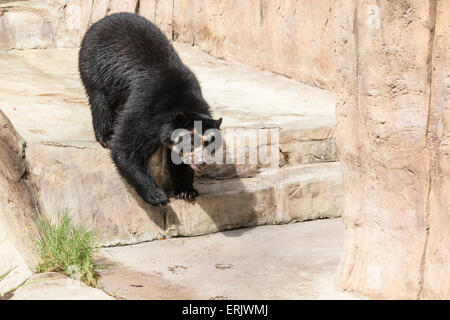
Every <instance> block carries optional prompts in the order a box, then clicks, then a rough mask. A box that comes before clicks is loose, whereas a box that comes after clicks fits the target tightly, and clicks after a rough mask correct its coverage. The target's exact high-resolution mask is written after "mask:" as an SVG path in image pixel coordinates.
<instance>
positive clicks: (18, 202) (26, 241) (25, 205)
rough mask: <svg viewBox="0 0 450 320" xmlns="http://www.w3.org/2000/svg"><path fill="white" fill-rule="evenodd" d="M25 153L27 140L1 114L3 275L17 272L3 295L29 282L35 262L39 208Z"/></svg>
mask: <svg viewBox="0 0 450 320" xmlns="http://www.w3.org/2000/svg"><path fill="white" fill-rule="evenodd" d="M24 149H25V142H24V140H23V139H22V138H21V137H20V136H19V135H18V133H17V132H16V131H15V129H14V128H13V126H12V124H11V122H10V121H9V119H8V118H7V117H6V116H5V114H4V113H3V112H2V111H0V274H3V273H5V272H6V271H8V270H9V269H11V268H15V269H14V270H13V272H11V274H10V275H9V276H8V277H7V278H6V279H5V280H4V281H2V282H1V283H0V293H1V292H4V291H6V290H8V289H11V288H13V287H14V286H17V285H18V284H20V283H22V282H23V281H24V280H26V279H27V278H28V277H29V276H30V275H31V270H30V268H29V266H31V265H32V264H33V263H34V262H35V261H36V257H35V255H34V252H33V237H35V236H36V234H37V228H36V224H35V220H36V216H37V215H36V209H37V205H36V202H35V200H34V196H33V193H32V189H31V185H30V183H29V181H28V180H27V170H28V168H27V164H26V162H25V160H24V152H25V150H24Z"/></svg>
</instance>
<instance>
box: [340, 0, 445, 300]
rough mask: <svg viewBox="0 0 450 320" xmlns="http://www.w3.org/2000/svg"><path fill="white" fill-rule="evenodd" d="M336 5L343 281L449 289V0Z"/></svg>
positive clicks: (415, 293)
mask: <svg viewBox="0 0 450 320" xmlns="http://www.w3.org/2000/svg"><path fill="white" fill-rule="evenodd" d="M335 10H336V21H335V26H336V31H335V34H336V61H337V69H336V70H337V73H338V79H337V83H338V84H339V94H340V96H341V100H340V102H339V104H338V108H337V124H338V136H337V138H338V141H337V142H338V147H339V148H340V160H341V163H342V167H343V176H344V187H345V202H344V203H345V211H344V212H345V214H344V222H345V224H346V240H345V250H344V257H343V260H342V262H341V265H340V268H339V270H338V274H337V283H338V285H339V286H340V287H342V288H344V289H347V290H353V291H357V292H360V293H362V294H366V295H370V296H373V297H383V298H447V299H448V298H449V297H450V285H449V283H450V282H449V279H450V278H449V275H450V269H449V268H450V264H449V263H448V262H449V259H450V250H448V248H449V247H450V238H449V235H448V230H450V211H449V208H450V207H449V202H448V201H449V197H448V195H449V194H450V189H449V185H450V181H449V156H448V155H449V151H448V150H449V149H448V147H449V127H448V123H449V115H450V113H449V80H448V79H449V67H450V63H449V58H448V46H449V43H448V39H449V38H448V35H449V24H448V21H449V15H448V13H449V1H447V0H444V1H415V0H410V1H403V2H397V1H377V2H375V1H337V2H336V6H335ZM411 35H414V36H413V37H412V36H411Z"/></svg>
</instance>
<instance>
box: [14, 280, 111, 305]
mask: <svg viewBox="0 0 450 320" xmlns="http://www.w3.org/2000/svg"><path fill="white" fill-rule="evenodd" d="M10 299H11V300H114V298H112V297H111V296H109V295H107V294H106V293H104V292H103V291H101V290H99V289H95V288H92V287H88V286H86V285H85V284H84V283H81V282H80V281H78V280H76V279H71V278H67V277H65V276H63V275H61V274H58V273H41V274H36V275H34V276H32V277H31V278H30V279H29V280H28V281H27V282H25V284H24V286H23V287H21V288H19V289H18V290H16V291H15V292H14V294H13V295H12V297H11V298H10Z"/></svg>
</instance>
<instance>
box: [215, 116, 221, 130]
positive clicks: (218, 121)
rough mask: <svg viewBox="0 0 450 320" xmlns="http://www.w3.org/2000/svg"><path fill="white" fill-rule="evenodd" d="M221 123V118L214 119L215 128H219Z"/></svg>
mask: <svg viewBox="0 0 450 320" xmlns="http://www.w3.org/2000/svg"><path fill="white" fill-rule="evenodd" d="M221 124H222V118H219V119H218V120H216V128H217V129H220V125H221Z"/></svg>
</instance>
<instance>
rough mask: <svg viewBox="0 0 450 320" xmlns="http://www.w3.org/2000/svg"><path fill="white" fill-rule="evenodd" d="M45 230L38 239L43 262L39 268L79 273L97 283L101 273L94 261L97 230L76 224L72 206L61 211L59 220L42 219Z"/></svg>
mask: <svg viewBox="0 0 450 320" xmlns="http://www.w3.org/2000/svg"><path fill="white" fill-rule="evenodd" d="M40 226H41V231H42V234H41V236H40V237H39V239H37V240H36V247H37V252H38V254H39V256H40V258H41V262H40V263H39V265H38V266H37V270H36V271H37V272H62V273H64V274H66V275H68V276H71V275H73V274H74V271H75V272H76V273H77V276H78V277H79V279H80V280H81V281H83V282H84V283H86V284H87V285H89V286H92V287H97V284H98V279H99V274H98V272H97V271H96V268H97V266H96V264H95V263H94V254H95V253H96V252H97V250H98V247H99V246H98V245H99V243H98V240H97V237H96V235H95V233H94V232H92V231H89V230H86V229H85V228H83V227H82V226H75V225H74V224H73V222H72V220H71V218H70V215H69V210H64V211H62V212H60V213H59V214H58V219H57V221H56V222H49V221H46V220H45V219H43V218H41V219H40Z"/></svg>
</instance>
